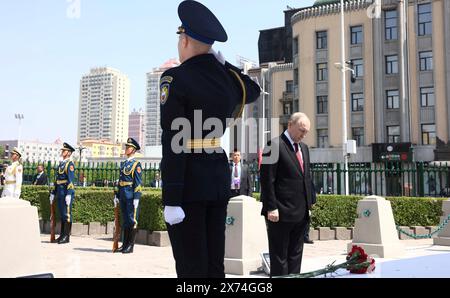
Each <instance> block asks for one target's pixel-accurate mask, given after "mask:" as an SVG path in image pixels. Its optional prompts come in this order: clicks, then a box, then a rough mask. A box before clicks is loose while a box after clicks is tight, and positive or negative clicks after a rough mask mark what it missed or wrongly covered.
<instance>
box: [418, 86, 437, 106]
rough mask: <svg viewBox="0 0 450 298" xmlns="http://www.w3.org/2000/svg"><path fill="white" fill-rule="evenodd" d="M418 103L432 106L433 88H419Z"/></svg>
mask: <svg viewBox="0 0 450 298" xmlns="http://www.w3.org/2000/svg"><path fill="white" fill-rule="evenodd" d="M420 105H421V106H422V107H434V88H420Z"/></svg>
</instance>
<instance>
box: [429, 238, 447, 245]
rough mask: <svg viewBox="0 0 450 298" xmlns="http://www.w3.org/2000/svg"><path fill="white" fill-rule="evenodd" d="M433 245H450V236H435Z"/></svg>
mask: <svg viewBox="0 0 450 298" xmlns="http://www.w3.org/2000/svg"><path fill="white" fill-rule="evenodd" d="M433 245H442V246H450V237H436V238H433Z"/></svg>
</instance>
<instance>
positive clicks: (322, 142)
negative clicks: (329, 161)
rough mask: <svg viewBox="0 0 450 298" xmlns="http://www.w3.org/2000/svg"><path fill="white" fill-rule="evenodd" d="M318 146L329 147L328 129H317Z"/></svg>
mask: <svg viewBox="0 0 450 298" xmlns="http://www.w3.org/2000/svg"><path fill="white" fill-rule="evenodd" d="M317 147H319V148H327V147H328V129H318V130H317Z"/></svg>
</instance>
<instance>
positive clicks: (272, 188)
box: [261, 113, 312, 276]
mask: <svg viewBox="0 0 450 298" xmlns="http://www.w3.org/2000/svg"><path fill="white" fill-rule="evenodd" d="M310 127H311V124H310V121H309V119H308V117H307V116H306V115H305V114H303V113H295V114H293V115H292V116H291V118H290V120H289V126H288V129H287V130H286V131H285V132H284V133H283V134H282V135H281V136H280V137H278V138H275V139H273V140H272V141H271V142H269V143H268V145H267V147H266V148H265V150H264V154H263V163H262V165H261V201H262V203H263V208H262V212H261V215H263V216H264V217H265V218H266V224H267V235H268V239H269V253H270V267H271V268H270V276H281V275H288V274H295V273H299V272H300V268H301V263H302V254H303V239H304V235H305V228H306V224H307V222H308V219H309V209H310V207H311V204H312V189H311V183H312V182H311V173H310V164H309V149H308V146H307V145H306V144H304V143H302V142H301V141H302V140H303V138H304V137H305V136H306V135H307V133H308V132H309V130H310Z"/></svg>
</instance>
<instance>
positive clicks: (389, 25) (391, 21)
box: [384, 10, 398, 40]
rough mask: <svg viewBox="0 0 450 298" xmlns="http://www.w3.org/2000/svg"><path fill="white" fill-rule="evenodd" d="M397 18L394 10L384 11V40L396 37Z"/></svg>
mask: <svg viewBox="0 0 450 298" xmlns="http://www.w3.org/2000/svg"><path fill="white" fill-rule="evenodd" d="M397 18H398V14H397V11H396V10H386V11H385V12H384V32H385V35H384V36H385V38H386V40H396V39H398V28H397Z"/></svg>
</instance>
